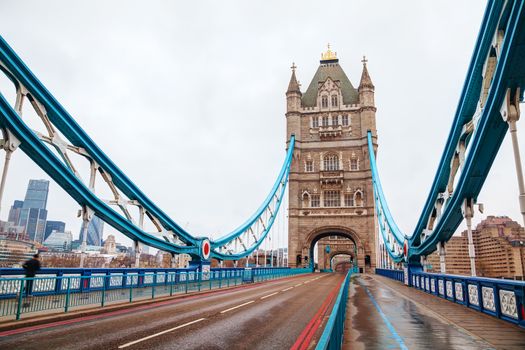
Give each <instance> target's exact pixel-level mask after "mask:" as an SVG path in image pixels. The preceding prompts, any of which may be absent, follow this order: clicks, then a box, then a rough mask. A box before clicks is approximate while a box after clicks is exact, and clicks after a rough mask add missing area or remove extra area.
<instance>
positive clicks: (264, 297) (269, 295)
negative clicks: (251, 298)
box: [261, 292, 279, 300]
mask: <svg viewBox="0 0 525 350" xmlns="http://www.w3.org/2000/svg"><path fill="white" fill-rule="evenodd" d="M278 293H279V292H275V293H272V294H268V295H265V296H263V297H261V300H263V299H266V298H269V297H271V296H274V295H275V294H278Z"/></svg>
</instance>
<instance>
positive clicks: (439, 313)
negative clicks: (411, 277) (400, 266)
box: [343, 274, 525, 349]
mask: <svg viewBox="0 0 525 350" xmlns="http://www.w3.org/2000/svg"><path fill="white" fill-rule="evenodd" d="M361 278H366V279H370V280H371V281H373V282H375V283H378V284H380V285H381V286H383V287H384V288H387V290H388V292H389V293H390V292H391V293H393V294H395V295H397V297H396V299H398V300H399V303H400V304H403V303H404V304H406V303H410V304H412V305H414V307H415V309H413V311H412V312H413V313H414V314H415V313H417V312H416V309H418V310H420V311H421V313H430V314H432V315H433V316H435V317H436V318H438V319H440V320H441V321H442V322H443V323H445V324H449V325H450V327H452V328H453V329H456V330H457V331H458V332H459V333H457V334H462V335H464V337H465V339H467V338H469V337H470V338H471V340H470V341H469V342H471V343H472V344H473V345H474V347H475V344H478V345H477V346H482V343H488V344H489V345H490V346H492V347H494V348H497V349H525V329H522V328H521V327H519V326H516V325H513V324H511V323H508V322H505V321H502V320H500V319H497V318H495V317H492V316H489V315H485V314H483V313H480V312H478V311H475V310H472V309H469V308H467V307H465V306H463V305H458V304H455V303H453V302H450V301H448V300H445V299H442V298H439V297H436V296H434V295H430V294H427V293H425V292H423V291H420V290H417V289H414V288H410V287H407V286H405V285H404V284H402V283H400V282H398V281H394V280H391V279H389V278H386V277H383V276H378V275H372V274H370V275H361ZM352 283H355V281H354V280H353V281H352ZM347 308H348V309H347V318H346V322H345V341H344V344H343V348H345V349H346V348H350V344H351V341H352V340H355V339H352V336H354V338H355V334H351V332H354V333H355V330H354V329H352V326H353V325H352V323H353V321H354V317H355V314H356V311H357V312H358V310H352V308H354V303H353V300H352V299H351V297H349V299H348V300H347ZM390 317H391V316H390ZM392 324H393V328H394V332H395V331H396V330H397V332H398V333H399V341H400V342H401V343H402V342H403V341H404V342H405V344H406V346H407V347H408V348H411V347H412V346H409V345H414V343H413V342H412V340H413V339H411V336H412V334H411V333H410V332H409V333H407V330H406V329H399V327H400V326H399V324H400V323H396V322H392ZM415 325H416V324H414V326H415ZM396 328H398V329H396ZM407 334H408V335H407ZM414 336H416V335H415V334H414ZM419 336H421V335H419ZM429 336H430V334H429ZM467 341H468V340H467ZM353 345H355V344H353ZM434 346H438V344H435V345H434ZM490 346H489V348H490ZM482 347H483V348H486V347H485V346H482ZM353 348H355V346H353Z"/></svg>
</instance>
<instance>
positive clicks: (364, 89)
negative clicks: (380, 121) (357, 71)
mask: <svg viewBox="0 0 525 350" xmlns="http://www.w3.org/2000/svg"><path fill="white" fill-rule="evenodd" d="M361 62H363V73H361V81H360V82H359V88H358V91H359V103H360V104H361V106H363V107H375V102H374V89H375V87H374V84H373V83H372V79H370V74H368V68H367V67H366V63H367V62H368V60H367V59H366V57H365V56H363V60H362V61H361Z"/></svg>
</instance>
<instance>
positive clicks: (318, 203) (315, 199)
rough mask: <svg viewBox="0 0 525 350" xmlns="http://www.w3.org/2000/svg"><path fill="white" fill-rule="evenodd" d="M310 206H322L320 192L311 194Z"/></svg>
mask: <svg viewBox="0 0 525 350" xmlns="http://www.w3.org/2000/svg"><path fill="white" fill-rule="evenodd" d="M310 206H311V207H312V208H319V207H320V206H321V200H320V198H319V195H318V194H312V195H311V196H310Z"/></svg>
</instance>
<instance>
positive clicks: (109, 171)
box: [0, 37, 294, 259]
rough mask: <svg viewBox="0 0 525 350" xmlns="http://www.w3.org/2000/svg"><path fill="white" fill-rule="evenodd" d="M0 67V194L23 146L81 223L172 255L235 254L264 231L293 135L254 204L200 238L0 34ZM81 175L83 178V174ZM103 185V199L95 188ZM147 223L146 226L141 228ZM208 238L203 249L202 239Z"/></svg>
mask: <svg viewBox="0 0 525 350" xmlns="http://www.w3.org/2000/svg"><path fill="white" fill-rule="evenodd" d="M0 70H1V71H2V72H3V73H4V74H5V75H6V76H7V77H8V78H9V79H10V80H11V81H12V82H13V84H14V88H15V90H16V102H15V105H14V107H11V106H10V105H9V103H8V102H7V100H6V99H5V98H4V96H3V95H1V94H0V127H1V129H2V132H3V140H2V146H3V148H4V150H5V151H6V161H5V164H4V174H3V176H2V182H1V184H0V200H1V194H2V193H3V188H4V185H5V177H6V172H7V167H8V165H9V159H10V156H11V153H12V152H14V151H15V150H16V149H17V148H20V149H22V151H23V152H25V153H26V154H27V155H28V156H29V157H30V158H31V159H32V160H33V161H34V162H35V163H36V164H37V165H38V166H39V167H40V168H42V169H43V170H44V171H45V172H46V173H47V174H48V175H49V176H50V177H51V178H52V179H53V180H55V181H56V182H57V183H58V184H59V185H60V186H61V187H62V188H63V189H64V190H65V191H66V192H67V193H68V194H69V195H70V196H71V197H72V198H73V199H74V200H75V201H76V202H78V203H79V204H80V206H81V208H82V211H81V216H82V219H83V220H84V222H85V224H86V225H84V226H85V227H87V223H89V221H90V220H91V219H92V217H93V215H97V216H98V217H100V218H101V219H102V220H104V221H105V222H107V223H108V224H110V225H111V226H113V227H114V228H115V229H117V230H118V231H120V232H122V233H123V234H125V235H126V236H128V237H129V238H131V239H133V240H134V241H135V242H136V245H137V247H138V242H141V243H143V244H146V245H148V246H152V247H155V248H158V249H161V250H164V251H167V252H170V253H173V254H183V253H185V254H190V255H192V256H193V257H194V258H197V259H207V258H209V257H212V258H213V257H215V258H219V259H239V258H241V257H245V256H247V255H249V254H250V253H251V252H252V251H253V250H254V249H256V248H257V247H258V246H259V245H260V244H261V243H262V241H263V240H264V239H265V237H266V236H267V234H268V231H269V230H270V228H271V226H272V224H273V221H274V220H275V217H276V214H277V211H278V210H279V207H280V204H281V202H282V198H283V195H284V189H285V187H286V183H287V180H288V173H289V169H290V164H291V159H292V154H293V149H294V137H293V136H292V138H291V140H290V143H289V148H288V153H287V156H286V159H285V162H284V164H283V167H282V169H281V172H280V174H279V176H278V179H277V181H276V183H275V185H274V187H273V188H272V191H271V192H270V195H269V196H268V198H267V199H266V200H265V201H264V203H263V205H262V206H261V208H260V209H259V210H258V211H257V212H256V213H255V214H254V215H253V216H252V217H251V218H250V219H249V220H248V221H247V222H246V223H245V224H244V225H242V226H241V227H240V228H238V229H237V230H235V231H233V232H232V233H230V234H228V235H226V236H224V237H221V238H219V239H217V240H216V241H210V242H209V243H208V242H207V241H208V239H207V238H204V237H195V236H192V235H191V234H190V233H188V232H187V231H185V230H184V229H183V228H182V227H180V226H179V225H178V224H177V223H176V222H175V221H173V220H172V219H171V218H170V217H169V216H168V215H166V214H165V213H164V212H163V211H162V210H161V209H160V208H158V207H157V206H156V205H155V204H154V203H153V202H152V201H151V200H150V199H149V198H148V197H146V196H145V195H144V194H143V193H142V192H141V191H140V189H139V188H138V187H137V186H136V185H135V184H134V183H133V182H131V181H130V180H129V179H128V178H127V176H126V175H125V174H124V173H123V172H122V171H121V170H120V169H119V168H118V167H117V166H116V165H115V164H114V163H113V162H112V161H111V159H110V158H109V157H108V156H106V155H105V154H104V153H103V152H102V150H101V149H100V148H99V147H98V146H97V145H96V144H95V143H94V142H93V140H92V139H91V138H90V137H89V136H88V135H87V134H86V133H85V131H84V130H83V129H82V128H81V127H80V126H79V125H78V124H77V123H76V122H75V120H74V119H73V117H71V115H69V114H68V113H67V111H66V110H65V109H64V108H63V107H62V106H61V105H60V104H59V103H58V101H57V100H56V99H55V98H54V97H53V96H52V95H51V94H50V93H49V91H48V90H47V89H46V88H45V87H44V85H43V84H42V83H41V82H40V81H39V80H38V79H37V78H36V77H35V76H34V75H33V73H32V72H31V71H30V70H29V69H28V68H27V66H26V65H25V64H24V63H23V62H22V60H21V59H20V58H19V57H18V56H17V55H16V53H15V52H14V51H13V50H12V49H11V48H10V47H9V45H8V44H7V43H6V42H5V41H4V39H3V38H1V37H0ZM26 103H30V104H31V107H32V108H33V109H34V111H35V113H36V115H37V116H38V118H39V120H40V122H41V123H42V125H43V129H44V130H45V132H39V131H36V130H32V129H31V128H30V127H29V126H28V125H27V123H25V122H24V120H23V115H22V110H23V108H22V107H23V106H24V104H26ZM74 159H75V160H77V159H81V160H82V161H86V162H88V164H89V174H81V172H80V170H79V169H81V167H80V166H79V165H78V164H77V163H76V161H75V160H74ZM85 179H87V180H85ZM102 186H105V187H106V190H109V192H107V191H106V192H107V193H110V194H111V196H110V198H103V197H102V196H101V194H100V192H101V191H99V190H100V189H101V187H102ZM146 227H153V228H154V229H153V230H150V231H148V230H146ZM210 243H211V252H207V253H203V251H207V250H209V248H210V247H209V246H208V247H207V248H206V249H203V245H208V244H210Z"/></svg>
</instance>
